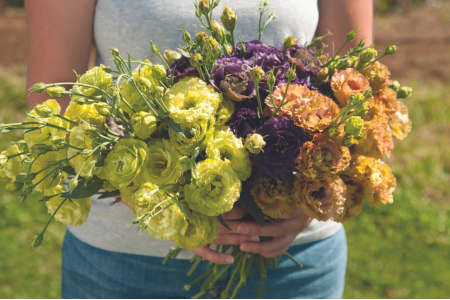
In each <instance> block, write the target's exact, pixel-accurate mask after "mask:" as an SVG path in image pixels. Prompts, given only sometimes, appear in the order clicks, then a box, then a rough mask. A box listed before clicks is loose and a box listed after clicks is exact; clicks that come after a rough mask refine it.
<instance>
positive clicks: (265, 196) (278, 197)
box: [251, 175, 298, 218]
mask: <svg viewBox="0 0 450 300" xmlns="http://www.w3.org/2000/svg"><path fill="white" fill-rule="evenodd" d="M294 179H295V177H294V176H293V175H292V176H286V178H285V180H281V178H279V177H259V178H258V179H256V180H255V182H254V183H253V187H252V189H251V193H252V195H253V197H254V199H255V201H256V204H257V205H258V206H259V207H260V208H261V209H262V211H263V213H264V214H266V215H268V216H269V217H272V218H278V217H279V216H281V215H284V214H290V213H291V212H293V211H294V208H295V207H296V206H297V205H298V203H297V201H296V200H295V199H294V198H293V197H292V195H291V194H292V190H293V183H294Z"/></svg>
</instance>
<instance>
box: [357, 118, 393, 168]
mask: <svg viewBox="0 0 450 300" xmlns="http://www.w3.org/2000/svg"><path fill="white" fill-rule="evenodd" d="M363 132H364V136H363V138H362V139H360V140H359V141H358V143H357V144H355V145H354V147H355V152H356V153H357V154H360V155H364V156H370V157H374V158H377V159H378V158H381V157H383V155H385V154H386V155H387V156H390V155H391V150H392V149H393V148H394V141H393V140H392V131H391V128H390V127H389V124H388V118H387V117H385V116H381V117H378V116H375V117H374V119H373V120H371V121H364V130H363Z"/></svg>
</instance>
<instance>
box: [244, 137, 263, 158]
mask: <svg viewBox="0 0 450 300" xmlns="http://www.w3.org/2000/svg"><path fill="white" fill-rule="evenodd" d="M265 145H266V142H265V141H264V138H263V137H262V136H261V135H260V134H258V133H251V134H249V135H247V138H246V139H245V144H244V147H245V148H247V150H248V151H249V152H250V153H253V154H259V153H260V152H261V150H262V149H263V148H264V146H265Z"/></svg>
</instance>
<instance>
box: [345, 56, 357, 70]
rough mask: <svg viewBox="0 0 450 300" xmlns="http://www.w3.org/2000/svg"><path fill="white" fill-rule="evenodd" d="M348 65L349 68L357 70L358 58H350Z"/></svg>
mask: <svg viewBox="0 0 450 300" xmlns="http://www.w3.org/2000/svg"><path fill="white" fill-rule="evenodd" d="M347 63H348V67H349V68H355V67H356V65H357V64H358V58H357V57H354V56H352V57H349V58H348V59H347Z"/></svg>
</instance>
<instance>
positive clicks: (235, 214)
mask: <svg viewBox="0 0 450 300" xmlns="http://www.w3.org/2000/svg"><path fill="white" fill-rule="evenodd" d="M247 213H248V211H247V210H246V209H245V208H244V207H243V206H242V205H240V204H235V205H234V206H233V209H232V210H230V211H229V212H226V213H223V214H222V217H223V219H224V220H233V219H235V220H236V219H242V218H243V217H244V216H245V215H246V214H247Z"/></svg>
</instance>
